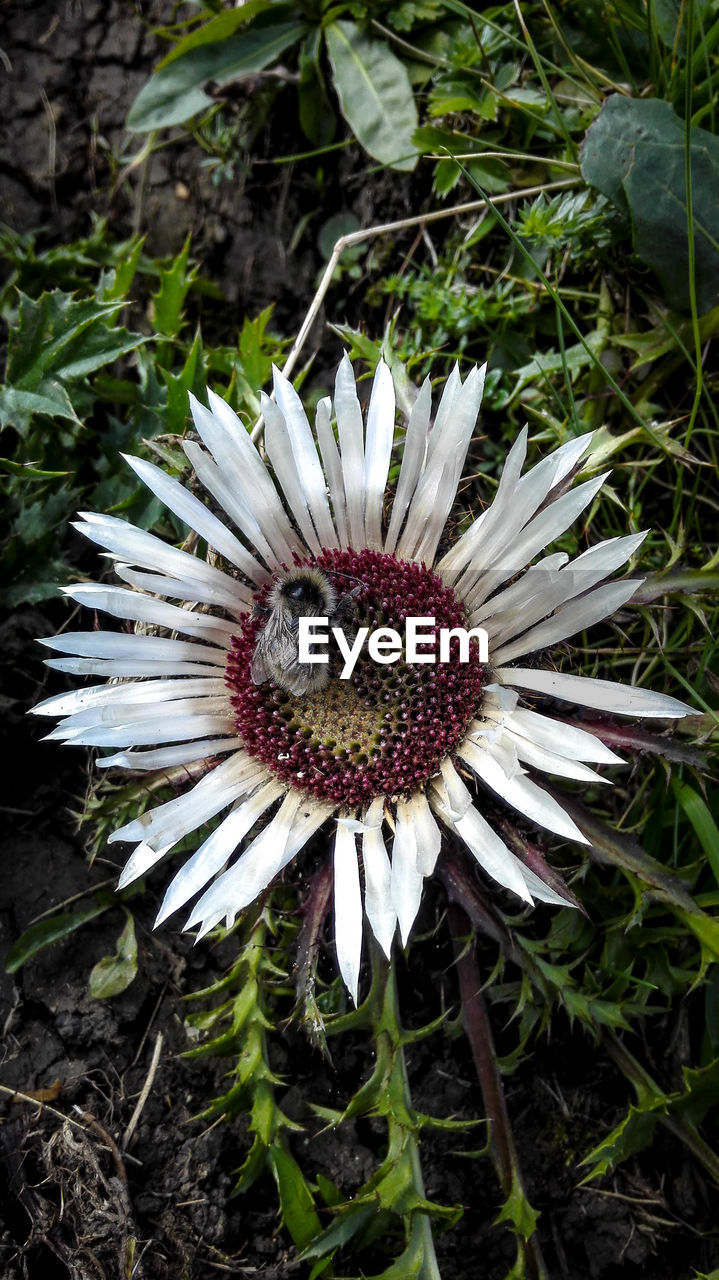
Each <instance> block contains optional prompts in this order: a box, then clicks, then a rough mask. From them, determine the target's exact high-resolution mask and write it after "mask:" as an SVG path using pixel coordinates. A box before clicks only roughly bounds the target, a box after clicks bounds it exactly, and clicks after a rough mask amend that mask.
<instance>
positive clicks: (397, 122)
mask: <svg viewBox="0 0 719 1280" xmlns="http://www.w3.org/2000/svg"><path fill="white" fill-rule="evenodd" d="M325 37H326V40H327V53H328V56H329V60H330V63H331V64H332V70H333V73H334V81H335V88H336V90H337V96H338V98H339V102H340V107H341V109H342V114H343V116H344V117H345V120H346V121H347V123H348V124H349V125H350V128H351V129H352V132H353V133H354V134H355V135H356V137H357V139H358V140H359V141H360V142H361V143H362V146H363V147H364V149H365V151H368V152H369V154H370V155H371V156H374V158H375V160H379V161H381V162H382V163H383V164H387V165H389V166H390V168H392V169H400V170H402V169H414V167H415V165H416V163H417V156H416V152H415V149H414V145H413V143H412V134H413V133H414V130H415V128H416V127H417V108H416V106H415V103H414V98H413V97H412V92H411V89H410V84H409V77H408V76H407V72H406V71H405V69H404V67H403V66H402V63H401V62H400V61H399V60H398V59H397V58H395V56H394V54H393V53H391V52H390V50H389V49H388V48H387V46H386V44H384V42H383V41H381V40H375V39H373V38H372V37H370V36H366V35H365V34H364V33H363V32H362V31H361V29H360V28H359V27H358V26H357V25H356V24H355V23H354V22H340V21H337V22H331V23H330V24H329V26H328V27H327V28H326V31H325Z"/></svg>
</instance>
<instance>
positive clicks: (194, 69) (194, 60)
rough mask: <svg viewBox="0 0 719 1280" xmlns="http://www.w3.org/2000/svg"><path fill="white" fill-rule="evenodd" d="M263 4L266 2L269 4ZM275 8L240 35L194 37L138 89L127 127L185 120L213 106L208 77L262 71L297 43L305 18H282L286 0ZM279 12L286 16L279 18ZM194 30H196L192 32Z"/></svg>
mask: <svg viewBox="0 0 719 1280" xmlns="http://www.w3.org/2000/svg"><path fill="white" fill-rule="evenodd" d="M263 7H266V8H269V5H268V6H263ZM273 8H274V9H275V10H276V12H275V13H273V15H272V20H271V21H269V22H268V21H267V19H266V18H264V19H263V18H260V19H258V21H257V23H256V24H255V26H254V27H253V28H251V29H250V30H249V31H246V32H244V33H243V34H242V35H237V36H230V37H229V38H228V39H224V40H221V41H218V42H212V43H206V42H204V41H203V42H201V43H195V44H193V45H192V46H191V47H190V48H188V49H187V50H186V51H185V52H184V53H183V54H178V55H177V56H176V57H175V58H174V59H173V61H172V62H165V63H164V64H163V65H162V66H161V67H160V69H159V70H158V71H156V72H155V74H154V75H153V77H152V79H151V80H148V82H147V84H146V85H145V87H144V88H143V89H141V90H140V92H139V94H138V95H137V97H136V99H135V101H134V103H133V105H132V107H131V109H130V113H129V115H128V117H127V127H128V129H132V130H133V131H134V132H135V133H148V132H151V131H152V130H153V129H168V128H170V126H171V125H176V124H184V122H185V121H186V120H190V119H191V118H192V116H196V115H197V114H198V113H199V112H201V111H207V110H208V108H210V107H211V106H212V99H211V98H209V97H208V96H207V94H206V93H205V92H204V91H203V87H202V86H203V85H205V84H207V82H208V81H210V80H212V81H214V82H215V84H218V85H220V86H222V85H223V84H227V83H228V81H230V80H237V79H238V78H239V77H241V76H247V75H250V74H254V73H256V72H258V71H262V70H263V69H264V68H265V67H267V66H269V64H270V63H271V62H274V60H275V58H279V56H280V54H282V53H284V52H285V50H286V49H289V48H290V47H291V46H292V45H293V44H296V43H297V41H298V40H299V39H300V37H301V36H302V34H303V32H304V26H303V24H302V23H301V22H296V21H287V20H286V19H287V18H288V16H289V13H290V8H289V6H284V5H275V6H273ZM238 12H239V11H238ZM243 16H244V14H243ZM278 16H279V17H281V18H284V19H285V21H277V18H278ZM198 34H199V33H195V37H196V36H197V35H198Z"/></svg>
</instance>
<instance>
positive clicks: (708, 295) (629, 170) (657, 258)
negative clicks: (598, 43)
mask: <svg viewBox="0 0 719 1280" xmlns="http://www.w3.org/2000/svg"><path fill="white" fill-rule="evenodd" d="M690 138H691V143H690V150H691V178H692V204H693V214H694V229H693V235H694V254H695V274H696V289H697V304H698V307H699V310H700V311H701V312H705V311H709V310H710V309H711V308H712V307H714V306H716V305H717V301H719V203H718V202H717V199H716V192H717V186H719V138H716V137H714V136H713V135H712V134H710V133H707V131H706V130H705V129H698V128H696V127H695V126H692V129H691V133H690ZM581 169H582V175H583V177H584V178H585V180H586V181H587V182H588V183H590V185H591V186H593V187H596V188H597V189H598V190H599V191H601V192H602V194H603V195H605V196H607V198H608V199H609V200H611V201H612V203H613V204H615V205H617V206H618V207H620V208H623V209H627V208H628V210H629V213H630V215H631V219H632V227H633V233H634V248H635V251H636V253H637V255H638V257H640V258H641V259H642V261H643V262H646V264H647V265H648V266H649V267H651V268H652V270H653V271H655V272H656V274H657V276H658V277H659V280H660V282H661V285H662V289H663V291H664V295H665V297H666V299H667V301H668V302H669V304H670V306H674V307H682V308H687V307H688V306H689V283H688V271H689V255H688V243H687V242H688V232H687V190H686V173H685V138H684V122H683V121H682V120H680V118H679V116H678V115H677V114H676V112H675V111H674V110H673V109H672V107H671V106H670V104H669V103H668V102H662V101H660V100H659V99H658V98H641V99H638V98H625V97H623V96H622V95H620V94H616V95H614V96H613V97H611V98H609V99H608V100H607V103H606V105H605V107H604V108H603V110H602V111H601V113H600V114H599V116H598V117H597V119H596V120H595V122H594V124H593V125H592V126H591V128H590V129H589V132H588V133H587V136H586V138H585V140H584V144H583V147H582V154H581Z"/></svg>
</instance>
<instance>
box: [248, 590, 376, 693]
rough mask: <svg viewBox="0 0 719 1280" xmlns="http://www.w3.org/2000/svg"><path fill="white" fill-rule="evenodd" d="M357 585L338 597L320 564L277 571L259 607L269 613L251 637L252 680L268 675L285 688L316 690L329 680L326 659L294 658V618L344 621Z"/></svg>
mask: <svg viewBox="0 0 719 1280" xmlns="http://www.w3.org/2000/svg"><path fill="white" fill-rule="evenodd" d="M360 590H361V587H360V586H358V587H355V588H354V589H353V590H352V591H351V592H350V593H349V594H348V595H343V596H340V597H338V596H337V592H336V591H335V589H334V587H333V586H332V583H331V582H330V580H329V578H328V577H327V575H326V574H324V573H323V572H322V570H321V569H314V568H301V569H290V570H288V571H287V572H285V573H282V574H279V575H278V577H277V580H276V582H275V583H274V585H273V587H272V591H271V593H270V598H269V601H268V603H267V605H266V606H264V607H260V609H257V610H256V612H255V616H257V614H258V613H259V612H260V611H261V612H262V613H267V614H268V615H269V616H268V618H267V622H266V623H265V625H264V627H263V628H262V630H261V631H260V634H259V635H258V637H257V643H256V645H255V651H254V653H253V655H252V664H251V666H250V675H251V677H252V682H253V684H264V682H265V680H272V681H274V683H275V684H276V685H279V687H280V688H281V689H285V690H286V691H287V692H288V693H294V694H300V695H301V694H305V693H318V692H319V691H320V690H322V689H324V688H326V686H327V684H328V683H329V680H330V666H329V664H328V663H317V664H315V663H309V662H300V660H299V639H298V630H299V619H300V618H327V619H328V623H329V627H330V629H331V628H332V627H333V626H334V627H342V628H343V629H344V626H345V624H346V622H347V620H348V616H349V606H350V604H351V602H352V600H353V599H354V597H355V596H356V595H357V594H358V593H359V592H360Z"/></svg>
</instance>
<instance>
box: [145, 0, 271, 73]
mask: <svg viewBox="0 0 719 1280" xmlns="http://www.w3.org/2000/svg"><path fill="white" fill-rule="evenodd" d="M272 3H273V0H245V3H244V4H241V5H238V7H237V8H236V9H225V10H224V12H223V13H218V14H217V16H216V17H214V18H211V19H210V21H209V22H205V23H203V25H202V26H201V27H196V28H195V30H194V31H191V32H190V34H189V35H187V36H183V38H182V40H178V42H177V44H176V45H175V46H174V48H172V49H171V50H170V52H169V53H168V54H166V55H165V57H164V58H163V59H162V62H159V63H158V64H157V68H156V70H157V71H160V70H161V68H162V67H167V66H169V65H170V63H171V62H177V59H178V58H184V57H185V54H187V53H189V52H190V51H191V50H192V49H199V48H201V47H202V45H205V44H213V43H216V44H219V42H220V41H221V40H227V39H229V37H230V36H233V35H234V34H235V32H236V30H237V28H238V27H242V26H244V24H245V23H246V22H251V21H252V19H253V18H256V17H257V15H258V14H259V13H264V12H265V10H266V9H269V8H271V6H272Z"/></svg>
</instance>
